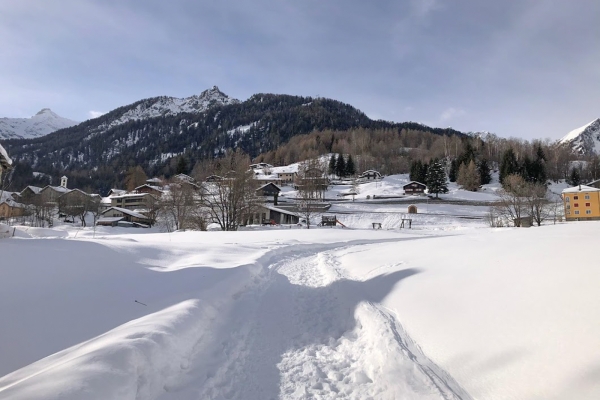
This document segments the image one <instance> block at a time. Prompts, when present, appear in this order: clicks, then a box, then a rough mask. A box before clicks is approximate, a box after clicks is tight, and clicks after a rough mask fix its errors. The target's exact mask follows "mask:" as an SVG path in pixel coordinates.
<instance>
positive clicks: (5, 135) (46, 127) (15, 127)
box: [0, 108, 79, 140]
mask: <svg viewBox="0 0 600 400" xmlns="http://www.w3.org/2000/svg"><path fill="white" fill-rule="evenodd" d="M78 123H79V122H75V121H71V120H70V119H67V118H63V117H61V116H59V115H57V114H56V113H54V112H53V111H52V110H50V109H49V108H43V109H42V110H40V111H39V112H38V113H37V114H35V115H34V116H33V117H31V118H0V140H7V139H32V138H37V137H41V136H45V135H47V134H49V133H52V132H55V131H57V130H59V129H64V128H68V127H70V126H73V125H77V124H78Z"/></svg>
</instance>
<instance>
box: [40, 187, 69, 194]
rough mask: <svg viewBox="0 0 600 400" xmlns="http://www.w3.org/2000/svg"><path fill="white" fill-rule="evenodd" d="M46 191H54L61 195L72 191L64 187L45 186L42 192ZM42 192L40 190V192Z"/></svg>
mask: <svg viewBox="0 0 600 400" xmlns="http://www.w3.org/2000/svg"><path fill="white" fill-rule="evenodd" d="M46 189H50V190H54V191H55V192H59V193H67V192H70V191H71V189H67V188H65V187H62V186H50V185H48V186H44V188H43V189H42V190H46ZM42 190H40V192H41V191H42Z"/></svg>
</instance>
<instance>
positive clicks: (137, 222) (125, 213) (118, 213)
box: [96, 207, 152, 228]
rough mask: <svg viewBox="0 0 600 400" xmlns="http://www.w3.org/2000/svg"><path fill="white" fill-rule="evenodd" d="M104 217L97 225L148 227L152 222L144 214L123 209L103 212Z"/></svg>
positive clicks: (117, 208) (114, 208) (116, 208)
mask: <svg viewBox="0 0 600 400" xmlns="http://www.w3.org/2000/svg"><path fill="white" fill-rule="evenodd" d="M101 215H102V216H101V217H100V218H99V219H98V221H97V222H96V225H101V226H126V227H127V226H132V227H143V228H145V227H148V226H149V225H151V223H152V220H151V219H150V218H148V217H146V216H145V215H144V214H141V213H138V212H135V211H131V210H128V209H126V208H121V207H111V208H109V209H108V210H106V211H104V212H102V214H101Z"/></svg>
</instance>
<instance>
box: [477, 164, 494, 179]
mask: <svg viewBox="0 0 600 400" xmlns="http://www.w3.org/2000/svg"><path fill="white" fill-rule="evenodd" d="M477 169H478V170H479V178H480V181H481V184H482V185H485V184H488V183H490V182H491V181H492V173H491V171H490V166H489V164H488V162H487V160H486V159H485V158H482V159H481V160H480V161H479V164H478V165H477Z"/></svg>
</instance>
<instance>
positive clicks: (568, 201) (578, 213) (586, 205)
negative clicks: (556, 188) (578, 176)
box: [562, 185, 600, 221]
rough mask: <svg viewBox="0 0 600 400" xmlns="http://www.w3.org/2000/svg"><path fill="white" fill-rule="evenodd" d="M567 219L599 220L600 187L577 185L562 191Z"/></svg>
mask: <svg viewBox="0 0 600 400" xmlns="http://www.w3.org/2000/svg"><path fill="white" fill-rule="evenodd" d="M562 198H563V204H564V207H565V218H566V220H567V221H591V220H600V189H599V188H595V187H592V186H587V185H579V186H575V187H571V188H567V189H565V190H563V191H562Z"/></svg>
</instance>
